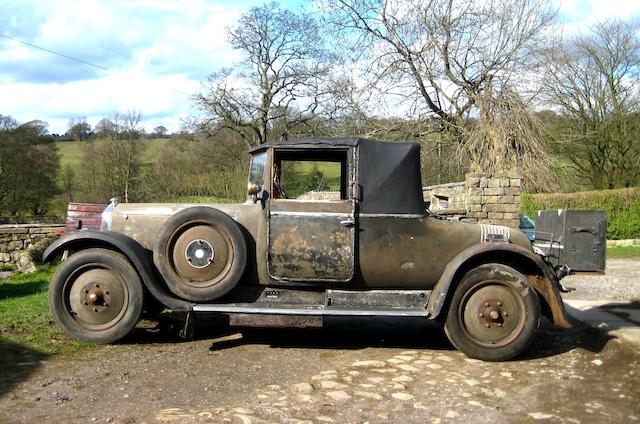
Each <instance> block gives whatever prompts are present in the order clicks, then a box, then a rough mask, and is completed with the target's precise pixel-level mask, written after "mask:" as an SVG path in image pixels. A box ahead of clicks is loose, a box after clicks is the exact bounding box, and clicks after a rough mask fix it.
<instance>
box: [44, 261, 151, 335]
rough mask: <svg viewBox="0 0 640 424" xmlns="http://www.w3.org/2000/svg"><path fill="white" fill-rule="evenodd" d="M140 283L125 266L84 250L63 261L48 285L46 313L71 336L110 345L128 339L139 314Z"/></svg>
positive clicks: (140, 304) (128, 265)
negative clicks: (47, 308) (50, 313)
mask: <svg viewBox="0 0 640 424" xmlns="http://www.w3.org/2000/svg"><path fill="white" fill-rule="evenodd" d="M142 296H143V293H142V283H141V282H140V277H139V276H138V274H137V273H136V271H135V269H134V268H133V267H132V266H131V264H130V263H129V261H128V260H127V259H126V258H125V257H124V256H122V255H120V254H119V253H116V252H113V251H110V250H106V249H87V250H84V251H81V252H78V253H76V254H73V255H72V256H71V257H69V258H68V259H67V260H66V261H65V262H63V263H62V264H61V265H60V266H59V267H58V269H57V270H56V272H55V274H54V275H53V277H52V280H51V284H50V286H49V308H50V309H51V312H52V314H53V317H54V319H55V321H56V323H57V324H58V325H59V326H60V327H61V328H62V329H63V330H64V331H65V332H66V333H67V334H69V335H70V336H71V337H73V338H76V339H79V340H83V341H88V342H94V343H110V342H114V341H117V340H119V339H121V338H122V337H124V336H125V335H127V334H128V333H129V332H130V331H131V330H132V329H133V327H134V326H135V324H136V323H137V321H138V319H139V318H140V313H141V311H142Z"/></svg>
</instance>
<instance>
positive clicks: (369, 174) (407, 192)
mask: <svg viewBox="0 0 640 424" xmlns="http://www.w3.org/2000/svg"><path fill="white" fill-rule="evenodd" d="M341 146H343V147H357V148H358V151H359V167H358V168H359V170H358V171H359V172H358V174H359V183H360V185H361V186H362V202H361V203H360V212H361V213H380V214H389V213H393V214H423V213H424V212H425V207H424V200H423V197H422V184H421V177H420V145H419V144H417V143H411V142H383V141H374V140H368V139H366V138H359V137H340V138H329V137H308V138H303V139H299V140H292V141H282V142H275V143H265V144H262V145H260V146H258V147H255V148H254V149H252V150H251V152H257V151H260V150H263V149H265V148H268V147H275V148H285V149H286V148H294V149H304V148H316V149H317V148H323V147H326V148H334V147H341Z"/></svg>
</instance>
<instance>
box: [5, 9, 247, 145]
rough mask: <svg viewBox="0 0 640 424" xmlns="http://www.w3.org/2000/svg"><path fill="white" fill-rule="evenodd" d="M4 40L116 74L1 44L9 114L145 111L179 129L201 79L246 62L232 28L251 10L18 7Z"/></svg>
mask: <svg viewBox="0 0 640 424" xmlns="http://www.w3.org/2000/svg"><path fill="white" fill-rule="evenodd" d="M4 3H5V2H3V9H4V11H3V15H4V17H2V16H0V28H2V29H1V30H0V33H2V34H5V35H8V36H10V37H14V38H17V39H21V40H24V41H26V42H29V43H32V44H35V45H38V46H41V47H44V48H47V49H51V50H55V51H58V52H60V53H62V54H65V55H68V56H73V57H76V58H78V59H81V60H86V61H88V62H92V63H95V64H97V65H100V66H103V67H106V68H108V69H110V70H111V71H112V72H106V71H102V70H99V69H96V68H93V67H91V66H88V65H85V64H82V63H78V62H74V61H71V60H69V59H66V58H63V57H60V56H55V55H52V54H50V53H47V52H44V51H41V50H37V49H34V48H32V47H28V46H25V45H22V44H20V43H16V42H13V41H9V40H5V39H0V91H1V92H2V93H3V95H2V96H0V114H3V115H11V116H13V117H14V118H16V119H18V120H19V121H20V122H25V121H29V120H32V119H42V120H46V121H48V122H49V124H50V131H51V132H58V133H62V132H64V131H65V130H66V127H67V123H68V120H69V119H70V118H73V117H79V116H87V117H88V118H89V119H90V121H91V120H92V119H93V120H95V121H96V122H97V120H99V119H100V118H102V117H107V116H109V115H110V114H112V113H113V112H115V111H118V110H120V111H122V110H128V109H136V110H139V111H141V112H142V113H143V115H144V116H145V117H146V118H147V120H148V121H149V123H148V124H147V126H149V125H154V126H155V125H160V124H162V125H165V126H166V127H168V128H170V130H177V129H178V126H179V120H180V119H181V118H183V117H185V116H186V115H187V114H189V113H190V111H191V106H192V102H191V98H190V95H191V94H193V93H195V92H196V91H197V89H198V87H199V84H200V81H202V80H204V79H206V77H207V76H208V75H209V74H210V73H211V72H213V71H215V70H216V69H218V68H219V67H221V66H229V65H231V64H232V63H234V62H235V61H237V60H238V58H239V55H238V53H237V52H235V51H233V50H232V49H231V48H230V47H229V46H228V44H227V42H226V31H225V28H226V27H227V26H229V25H232V24H233V23H234V22H236V21H237V19H238V17H239V16H240V14H241V13H242V12H244V11H245V10H246V9H247V8H248V6H247V5H246V4H242V2H240V3H230V4H219V3H214V2H212V1H205V0H187V1H155V0H154V1H149V0H138V1H128V0H116V1H111V2H101V1H96V0H89V1H83V2H77V1H75V0H58V1H57V2H41V1H35V0H33V1H28V2H27V1H20V0H16V1H9V2H6V4H4Z"/></svg>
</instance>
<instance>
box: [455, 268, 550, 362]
mask: <svg viewBox="0 0 640 424" xmlns="http://www.w3.org/2000/svg"><path fill="white" fill-rule="evenodd" d="M539 322H540V302H539V301H538V295H537V294H536V292H535V290H534V289H533V288H532V287H531V286H530V285H529V283H527V281H526V280H525V278H524V276H523V275H522V274H520V273H519V272H518V271H516V270H515V269H513V268H511V267H508V266H506V265H502V264H484V265H480V266H478V267H477V268H474V269H472V270H470V271H468V272H467V273H466V274H465V275H464V276H463V277H462V279H461V280H460V283H459V284H458V286H457V287H456V290H455V292H454V294H453V297H452V299H451V303H450V305H449V311H448V313H447V318H446V321H445V327H444V328H445V332H446V334H447V337H449V340H450V341H451V343H452V344H453V345H454V346H455V347H456V348H457V349H459V350H460V351H462V352H463V353H464V354H466V355H467V356H469V357H471V358H476V359H482V360H485V361H505V360H508V359H511V358H513V357H515V356H517V355H518V354H520V353H521V352H522V351H524V350H525V349H526V348H527V347H528V346H529V345H530V344H531V342H532V341H533V338H534V336H535V331H536V329H537V328H538V325H539Z"/></svg>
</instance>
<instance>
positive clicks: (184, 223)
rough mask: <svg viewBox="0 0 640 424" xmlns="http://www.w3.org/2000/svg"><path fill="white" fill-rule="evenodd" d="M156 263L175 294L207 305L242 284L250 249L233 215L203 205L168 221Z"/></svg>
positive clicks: (154, 255)
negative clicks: (241, 280) (239, 283)
mask: <svg viewBox="0 0 640 424" xmlns="http://www.w3.org/2000/svg"><path fill="white" fill-rule="evenodd" d="M153 261H154V263H155V264H156V267H157V268H158V271H160V274H161V275H162V277H163V278H164V281H165V283H166V284H167V287H168V288H169V290H170V291H171V292H172V293H173V294H175V295H176V296H178V297H180V298H182V299H185V300H190V301H193V302H207V301H211V300H214V299H217V298H218V297H220V296H223V295H225V294H227V293H228V292H229V291H230V290H231V289H233V288H234V287H235V285H236V284H237V283H238V281H240V278H242V275H243V274H244V270H245V267H246V264H247V246H246V243H245V240H244V236H243V235H242V231H241V230H240V227H238V225H237V224H236V223H235V221H234V220H233V219H232V218H231V217H230V216H229V215H227V214H225V213H224V212H221V211H219V210H217V209H213V208H209V207H202V206H199V207H193V208H188V209H184V210H182V211H180V212H178V213H177V214H175V215H173V216H172V217H171V218H169V219H168V220H167V222H165V224H164V225H163V226H162V229H161V230H160V234H159V236H158V240H157V242H156V245H155V247H154V250H153Z"/></svg>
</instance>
